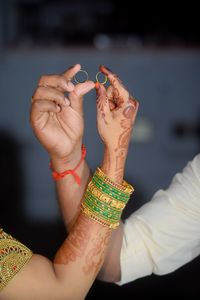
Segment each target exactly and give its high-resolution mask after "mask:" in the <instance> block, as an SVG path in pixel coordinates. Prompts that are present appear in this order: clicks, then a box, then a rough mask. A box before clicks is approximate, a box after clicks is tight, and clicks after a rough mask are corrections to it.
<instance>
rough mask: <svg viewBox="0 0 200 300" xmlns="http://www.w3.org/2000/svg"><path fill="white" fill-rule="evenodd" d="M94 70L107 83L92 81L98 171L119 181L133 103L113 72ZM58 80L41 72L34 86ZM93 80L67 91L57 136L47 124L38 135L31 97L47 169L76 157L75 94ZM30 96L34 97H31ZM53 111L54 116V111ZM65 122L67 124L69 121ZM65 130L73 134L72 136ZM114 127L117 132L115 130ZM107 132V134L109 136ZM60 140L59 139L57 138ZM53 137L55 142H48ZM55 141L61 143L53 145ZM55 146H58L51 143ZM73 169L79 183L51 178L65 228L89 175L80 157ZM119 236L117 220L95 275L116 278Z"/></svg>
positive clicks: (79, 128) (79, 127) (79, 131)
mask: <svg viewBox="0 0 200 300" xmlns="http://www.w3.org/2000/svg"><path fill="white" fill-rule="evenodd" d="M79 69H80V65H76V66H75V69H73V70H71V71H70V74H69V73H68V74H67V75H64V76H65V77H66V80H67V82H69V83H70V80H71V78H72V77H73V76H74V74H75V72H77V71H78V70H79ZM99 69H100V71H101V72H102V73H104V74H105V75H106V76H107V77H108V79H109V81H110V83H111V85H110V86H109V87H108V89H107V90H106V89H105V88H104V86H103V85H99V84H97V83H96V85H95V87H96V91H97V126H98V130H99V134H100V136H101V138H102V140H103V142H104V144H105V148H104V159H103V163H102V166H101V167H102V169H103V171H104V172H107V174H108V176H110V177H111V178H113V179H115V180H116V181H117V182H120V181H121V180H122V178H123V171H124V169H123V168H124V166H125V160H126V155H127V152H128V145H129V140H130V136H131V131H132V127H133V125H134V121H135V118H136V115H137V110H138V105H139V104H138V102H137V101H136V100H135V99H134V98H133V97H132V96H131V95H130V94H129V92H128V91H127V89H126V88H125V87H124V85H123V84H122V82H121V80H120V79H119V78H118V77H117V76H116V75H115V74H114V73H112V72H111V71H110V70H109V69H108V68H106V67H104V66H100V68H99ZM64 74H65V73H64ZM62 82H63V80H62V79H61V77H60V76H59V75H51V76H42V77H41V79H40V81H39V85H42V86H49V85H51V86H52V87H55V89H56V90H57V89H58V90H59V91H60V89H61V88H60V86H62ZM93 85H94V83H92V82H86V83H84V84H80V85H76V87H75V93H73V94H72V95H71V94H70V96H68V97H70V99H69V100H70V101H71V105H70V106H71V108H72V109H73V111H72V113H70V117H72V116H73V120H70V119H69V118H63V120H64V122H65V127H64V128H65V129H68V130H66V131H62V137H60V135H59V134H58V133H60V131H58V128H57V127H55V126H54V127H53V129H54V130H52V129H49V130H48V131H47V134H46V132H45V134H42V135H41V131H42V128H41V127H40V126H38V117H39V112H38V109H37V105H39V103H38V102H37V101H35V104H34V106H36V109H34V106H33V108H32V114H31V124H32V128H33V130H34V132H35V134H36V136H37V138H38V139H39V141H40V143H41V144H42V145H43V146H44V147H45V149H46V150H47V151H48V153H49V155H50V159H51V161H52V165H53V169H54V170H56V171H57V172H63V171H65V170H68V169H73V168H74V167H75V166H76V165H77V164H78V162H79V161H80V157H81V144H82V142H83V141H82V137H83V130H84V121H83V110H82V101H83V98H82V96H83V93H82V94H81V92H80V91H82V89H83V86H84V91H85V92H87V89H88V90H89V89H90V88H91V87H93ZM58 87H59V88H58ZM63 90H64V91H65V88H63V89H62V91H63ZM77 90H78V91H77ZM36 92H37V90H36ZM36 95H37V94H36ZM77 95H78V96H77ZM72 96H73V97H72ZM76 96H77V97H76ZM62 97H63V96H62ZM36 98H37V97H35V98H34V99H36ZM49 98H50V100H48V101H51V99H54V96H53V95H51V93H49ZM42 99H44V100H45V99H47V93H46V91H45V90H43V94H42ZM62 99H63V98H62ZM40 101H41V100H40ZM57 101H59V99H57ZM63 107H64V106H62V109H63ZM66 110H67V107H65V108H64V109H63V114H64V113H65V111H66ZM55 113H56V115H59V113H60V112H59V111H58V112H55ZM71 124H73V126H72V125H71ZM73 128H76V130H73ZM59 130H60V128H59ZM71 131H72V132H73V133H74V135H73V138H72V133H71ZM118 132H119V135H117V134H116V133H118ZM43 133H44V131H43ZM111 136H112V139H110V137H111ZM64 140H65V144H64V143H63V141H64ZM54 141H56V143H54ZM60 141H61V143H60V144H59V142H60ZM111 141H112V143H111ZM55 145H59V146H58V147H55ZM76 172H77V174H78V175H79V177H80V178H81V184H80V185H77V184H75V182H74V178H73V177H72V176H65V177H64V178H63V179H62V180H58V181H56V183H55V184H56V188H57V193H58V200H59V203H60V208H61V212H62V215H63V219H64V222H65V225H66V228H67V229H68V231H69V232H70V231H71V228H72V227H73V224H74V222H75V221H76V219H77V216H78V215H79V213H80V202H81V199H82V196H83V193H84V190H85V187H86V185H87V183H88V181H89V179H90V177H91V172H90V169H89V166H88V164H87V161H86V159H85V160H84V161H83V163H82V164H81V165H80V167H79V168H78V170H77V171H76ZM122 237H123V224H122V223H121V225H120V226H119V227H118V228H117V229H116V230H114V231H113V232H112V235H111V239H110V242H109V245H108V247H107V253H106V257H105V258H104V264H103V266H102V268H101V271H100V272H99V274H98V277H99V278H100V279H102V280H105V281H112V282H113V281H118V280H120V250H121V244H122Z"/></svg>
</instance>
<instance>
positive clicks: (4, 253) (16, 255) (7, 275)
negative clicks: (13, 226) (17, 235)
mask: <svg viewBox="0 0 200 300" xmlns="http://www.w3.org/2000/svg"><path fill="white" fill-rule="evenodd" d="M32 255H33V253H32V251H31V250H30V249H28V248H27V247H26V246H25V245H23V244H22V243H20V242H19V241H17V240H16V239H14V238H13V237H12V236H11V235H9V234H7V233H5V232H4V231H3V229H1V228H0V291H1V290H2V289H3V288H4V287H5V286H6V285H7V284H8V283H9V282H10V280H11V279H12V278H13V277H14V276H15V275H16V274H17V273H18V272H19V271H20V270H21V268H22V267H23V266H24V265H25V264H26V263H27V262H28V260H29V259H30V258H31V256H32Z"/></svg>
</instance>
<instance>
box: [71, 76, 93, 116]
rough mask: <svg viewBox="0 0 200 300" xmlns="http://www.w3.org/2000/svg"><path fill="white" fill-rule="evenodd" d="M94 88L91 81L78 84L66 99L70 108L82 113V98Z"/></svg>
mask: <svg viewBox="0 0 200 300" xmlns="http://www.w3.org/2000/svg"><path fill="white" fill-rule="evenodd" d="M94 87H95V84H94V82H93V81H86V82H84V83H78V84H77V85H76V86H75V88H74V90H73V91H72V92H71V93H69V95H68V98H69V100H70V103H71V107H72V108H73V109H74V110H76V111H78V112H82V109H83V96H84V95H85V94H87V93H88V92H90V91H91V90H92V89H93V88H94Z"/></svg>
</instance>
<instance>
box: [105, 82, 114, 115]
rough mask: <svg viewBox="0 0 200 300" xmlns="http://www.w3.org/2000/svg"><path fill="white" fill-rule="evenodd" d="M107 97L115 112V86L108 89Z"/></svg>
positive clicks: (111, 108)
mask: <svg viewBox="0 0 200 300" xmlns="http://www.w3.org/2000/svg"><path fill="white" fill-rule="evenodd" d="M107 97H108V101H109V106H110V110H111V111H113V110H114V109H115V108H116V103H115V98H114V96H113V86H112V85H110V86H109V87H108V88H107Z"/></svg>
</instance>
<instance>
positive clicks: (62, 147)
mask: <svg viewBox="0 0 200 300" xmlns="http://www.w3.org/2000/svg"><path fill="white" fill-rule="evenodd" d="M80 68H81V66H80V65H79V64H77V65H75V66H73V67H71V68H69V69H68V70H67V71H65V72H64V73H63V74H60V75H45V76H42V77H41V78H40V80H39V83H38V87H37V89H36V91H35V93H34V95H33V97H32V106H31V114H30V122H31V126H32V128H33V131H34V133H35V135H36V137H37V138H38V140H39V141H40V143H41V144H42V145H43V146H44V147H45V149H46V150H47V151H48V153H49V155H50V157H51V159H52V161H53V162H54V163H56V164H57V163H58V164H57V165H56V167H57V170H58V168H59V165H62V164H63V162H69V161H72V160H74V165H76V162H78V161H79V160H80V157H81V144H82V137H83V130H84V120H83V108H82V102H83V95H85V94H86V93H88V92H89V91H90V90H91V89H93V88H94V83H93V82H92V81H86V82H84V83H79V84H77V85H74V84H73V83H72V82H71V79H72V78H73V76H74V75H75V74H76V73H77V72H78V71H79V70H80ZM61 169H62V167H61ZM58 171H63V170H58Z"/></svg>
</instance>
